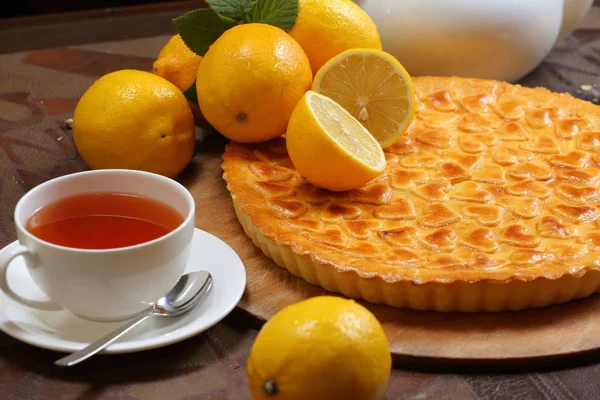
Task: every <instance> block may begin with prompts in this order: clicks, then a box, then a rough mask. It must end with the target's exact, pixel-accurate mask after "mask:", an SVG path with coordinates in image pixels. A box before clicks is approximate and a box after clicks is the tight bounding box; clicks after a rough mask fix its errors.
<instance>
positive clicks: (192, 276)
mask: <svg viewBox="0 0 600 400" xmlns="http://www.w3.org/2000/svg"><path fill="white" fill-rule="evenodd" d="M211 285H212V276H211V275H210V273H208V272H206V271H195V272H190V273H189V274H185V275H183V276H182V277H181V278H179V281H177V283H176V284H175V286H173V289H171V290H170V291H169V293H167V294H166V295H165V296H164V297H161V298H160V299H158V300H157V301H156V302H155V303H154V304H153V305H152V306H151V307H150V308H149V309H148V310H146V311H143V312H142V313H141V314H140V315H138V316H137V317H135V318H134V319H132V320H131V321H129V322H128V323H127V324H126V325H125V326H122V327H120V328H118V329H116V330H114V331H113V332H111V333H109V334H107V335H105V336H103V337H101V338H100V339H98V340H96V341H95V342H93V343H90V344H89V345H88V346H86V347H84V348H83V349H81V350H78V351H76V352H75V353H72V354H70V355H68V356H66V357H63V358H61V359H60V360H56V361H55V362H54V364H56V365H58V366H60V367H70V366H72V365H75V364H79V363H80V362H82V361H83V360H86V359H88V358H90V357H91V356H93V355H94V354H96V353H98V352H99V351H101V350H102V349H104V348H105V347H106V346H108V345H109V344H111V343H113V342H114V341H116V340H117V339H119V338H120V337H121V336H123V335H124V334H126V333H127V332H129V331H130V330H132V329H133V328H135V327H136V326H138V325H139V324H141V323H142V322H143V321H145V320H146V319H148V318H150V317H153V316H155V315H158V316H160V317H174V316H176V315H181V314H183V313H185V312H186V311H189V310H191V309H192V307H194V306H195V305H196V304H197V303H198V301H199V300H200V299H201V298H202V297H203V295H204V294H205V293H206V292H208V290H209V289H210V287H211Z"/></svg>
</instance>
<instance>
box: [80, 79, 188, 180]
mask: <svg viewBox="0 0 600 400" xmlns="http://www.w3.org/2000/svg"><path fill="white" fill-rule="evenodd" d="M73 140H74V142H75V147H76V148H77V150H78V151H79V154H80V155H81V157H82V158H83V160H84V161H85V163H86V164H87V165H88V167H90V168H92V169H105V168H123V169H137V170H143V171H149V172H154V173H157V174H161V175H165V176H168V177H175V176H176V175H178V174H179V173H180V172H181V171H182V170H183V169H184V168H185V167H186V165H187V164H188V163H189V161H190V159H191V158H192V155H193V152H194V144H195V128H194V117H193V116H192V112H191V111H190V108H189V106H188V102H187V100H186V98H185V96H184V95H183V93H182V92H181V90H179V89H178V88H177V87H176V86H175V85H173V84H172V83H171V82H169V81H167V80H166V79H164V78H161V77H160V76H158V75H155V74H152V73H150V72H144V71H136V70H121V71H115V72H111V73H109V74H107V75H104V76H103V77H101V78H100V79H98V80H97V81H96V82H94V83H93V84H92V86H90V87H89V88H88V90H87V91H86V92H85V93H84V94H83V96H82V97H81V99H80V100H79V103H78V104H77V107H76V108H75V113H74V115H73Z"/></svg>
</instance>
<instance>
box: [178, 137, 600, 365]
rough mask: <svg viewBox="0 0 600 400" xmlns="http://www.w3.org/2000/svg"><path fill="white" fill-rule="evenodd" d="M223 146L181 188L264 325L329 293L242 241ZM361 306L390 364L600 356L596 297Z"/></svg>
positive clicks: (200, 161) (210, 150)
mask: <svg viewBox="0 0 600 400" xmlns="http://www.w3.org/2000/svg"><path fill="white" fill-rule="evenodd" d="M224 144H225V140H224V139H222V138H221V137H220V136H218V135H215V134H213V135H211V136H209V137H208V139H207V140H205V141H203V142H200V143H199V144H198V149H197V154H196V156H195V157H194V159H193V161H192V164H191V165H190V166H189V167H188V169H187V170H186V171H185V172H184V173H183V174H182V176H181V178H180V181H181V183H183V184H184V185H185V186H186V187H187V188H188V189H189V190H190V192H191V193H192V195H193V197H194V199H195V200H196V205H197V208H196V226H197V227H198V228H200V229H203V230H205V231H207V232H210V233H211V234H213V235H215V236H217V237H219V238H221V239H222V240H224V241H225V242H226V243H228V244H229V245H230V246H231V247H232V248H233V249H234V250H235V251H236V252H237V253H238V255H239V256H240V258H241V259H242V260H243V262H244V265H245V267H246V272H247V276H248V281H247V285H246V292H245V294H244V296H243V298H242V300H241V302H240V303H239V307H240V308H242V309H244V310H246V311H247V312H248V313H250V314H251V315H253V316H255V317H256V318H258V319H260V320H267V319H269V318H271V317H272V316H273V315H274V314H275V313H276V312H277V311H279V310H281V309H282V308H283V307H285V306H287V305H289V304H292V303H296V302H298V301H301V300H304V299H307V298H309V297H312V296H317V295H322V294H327V293H329V292H327V291H325V290H324V289H322V288H320V287H317V286H313V285H311V284H309V283H307V282H306V281H304V280H303V279H300V278H297V277H295V276H293V275H291V274H290V273H289V272H287V270H284V269H283V268H280V267H279V266H277V265H276V264H275V263H274V262H273V261H271V260H270V259H269V258H267V257H266V256H264V255H263V254H262V252H261V251H260V250H259V249H257V248H256V247H255V246H254V245H253V244H252V241H251V240H250V239H249V238H248V237H247V236H246V235H245V234H244V231H243V230H242V228H241V226H240V224H239V223H238V220H237V218H236V216H235V213H234V210H233V205H232V202H231V198H230V197H229V192H228V191H227V189H226V187H225V182H224V181H223V178H222V170H221V162H222V159H221V154H222V152H223V146H224ZM362 304H364V305H365V306H366V307H367V308H368V309H369V310H371V311H372V312H373V313H374V314H375V316H376V317H377V318H378V319H379V321H380V322H381V324H382V325H383V328H384V329H385V331H386V333H387V335H388V338H389V341H390V347H391V352H392V354H393V355H394V357H395V360H396V361H407V360H408V361H410V362H412V363H415V362H416V363H418V362H425V363H431V362H437V363H445V362H452V361H461V362H465V361H467V362H475V361H479V362H490V363H498V362H502V361H505V362H514V361H516V360H521V361H532V360H533V361H536V360H537V361H539V362H542V361H543V360H545V359H547V358H548V357H550V356H573V355H579V354H580V353H583V352H588V351H591V350H595V349H600V295H596V296H592V297H589V298H587V299H584V300H579V301H574V302H571V303H568V304H565V305H558V306H552V307H548V308H544V309H539V310H528V311H520V312H503V313H478V314H459V313H437V312H423V311H413V310H406V309H397V308H393V307H388V306H381V305H374V304H370V303H366V302H362Z"/></svg>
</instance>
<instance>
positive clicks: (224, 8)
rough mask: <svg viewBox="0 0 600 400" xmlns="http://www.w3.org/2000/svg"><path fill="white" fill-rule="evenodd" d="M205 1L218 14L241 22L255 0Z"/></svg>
mask: <svg viewBox="0 0 600 400" xmlns="http://www.w3.org/2000/svg"><path fill="white" fill-rule="evenodd" d="M206 3H207V4H208V5H209V6H210V8H212V9H213V10H215V11H216V12H217V13H218V14H220V15H222V16H224V17H228V18H231V19H233V20H235V21H238V22H241V21H244V19H245V18H246V14H248V11H250V9H251V8H252V6H253V5H254V3H256V0H206Z"/></svg>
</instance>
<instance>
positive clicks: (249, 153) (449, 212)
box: [223, 77, 600, 311]
mask: <svg viewBox="0 0 600 400" xmlns="http://www.w3.org/2000/svg"><path fill="white" fill-rule="evenodd" d="M414 84H415V88H416V93H417V99H418V101H417V104H418V108H417V109H418V111H417V117H416V118H415V121H414V122H413V124H412V126H411V128H410V130H409V131H408V132H407V134H406V135H405V136H404V137H402V138H401V139H400V140H399V141H398V142H396V143H395V144H394V145H392V146H391V147H388V148H387V149H385V155H386V158H387V163H388V166H387V168H386V170H385V172H384V174H383V175H381V176H380V177H379V178H377V179H375V180H374V181H372V182H370V183H369V184H368V185H366V186H364V187H361V188H358V189H355V190H352V191H348V192H329V191H326V190H323V189H319V188H317V187H314V186H312V185H310V184H308V183H307V182H306V181H305V180H304V179H303V178H302V177H301V176H300V175H299V173H298V172H297V171H296V170H295V169H294V168H293V165H292V163H291V161H290V159H289V157H288V156H287V152H286V148H285V140H284V139H283V138H280V139H276V140H273V141H270V142H265V143H258V144H252V145H249V144H248V145H246V144H245V145H242V144H237V143H230V144H228V145H227V147H226V151H225V154H224V155H223V158H224V163H223V169H224V178H225V181H226V182H227V187H228V189H229V191H230V193H231V196H232V198H233V201H234V206H235V208H236V212H237V214H238V217H239V219H240V222H241V223H242V225H243V226H244V229H245V230H246V233H247V234H248V235H249V236H250V237H251V238H252V239H253V240H254V242H255V244H256V245H257V246H259V247H260V248H261V249H262V250H263V251H264V252H265V254H267V255H268V256H270V257H271V258H274V259H275V261H277V263H278V264H280V265H282V266H284V267H286V268H288V269H289V270H290V271H291V272H292V273H294V274H295V275H300V276H302V277H304V278H305V279H306V280H308V281H309V282H311V283H314V284H319V285H321V286H323V287H325V288H327V289H329V290H335V291H338V292H341V293H344V294H346V295H349V296H352V297H361V298H364V299H366V300H369V301H374V302H380V303H386V304H391V305H395V306H407V307H413V308H419V309H433V310H443V311H452V310H459V311H479V310H501V309H521V308H527V307H539V306H544V305H547V304H552V303H557V302H564V301H568V300H571V299H573V298H577V297H582V296H586V295H589V294H591V293H593V292H594V291H596V290H598V285H600V281H599V280H598V279H597V278H598V277H597V275H598V274H597V272H596V270H600V261H599V260H598V258H599V257H598V256H599V255H600V209H599V208H598V206H599V205H600V108H599V107H597V106H594V105H592V104H591V103H588V102H585V101H582V100H578V99H575V98H573V97H571V96H570V95H567V94H558V93H552V92H550V91H548V90H545V89H540V88H536V89H531V88H524V87H520V86H517V85H511V84H508V83H501V82H496V81H486V80H477V79H466V78H435V77H422V78H414ZM300 264H302V265H304V268H297V267H298V265H300ZM294 265H295V266H294ZM309 270H310V271H309ZM527 283H529V285H527ZM559 283H560V284H559ZM407 285H411V287H412V288H411V289H410V291H411V293H412V292H415V294H412V295H411V296H413V297H414V298H413V299H412V300H411V299H405V297H406V291H407V290H408V289H407ZM490 285H492V286H493V287H498V288H499V289H498V290H499V292H498V293H500V295H495V296H496V297H498V298H497V300H494V301H493V302H492V303H491V304H489V301H488V302H485V301H483V300H481V298H482V297H485V293H483V292H482V290H483V289H484V288H487V289H485V290H488V291H490V292H489V293H490V295H491V293H492V292H494V290H496V289H489V287H490ZM494 285H495V286H494ZM511 285H512V286H511ZM419 287H420V288H421V289H422V290H421V291H419V290H418V289H419ZM452 288H455V289H452ZM534 289H535V290H534ZM485 290H484V291H485ZM395 291H398V293H395ZM401 291H404V293H400V292H401ZM425 292H427V293H425ZM480 292H481V294H478V293H480ZM533 292H536V293H537V294H536V293H533ZM494 293H495V292H494ZM502 293H506V296H502ZM419 296H425V297H419ZM440 296H442V297H440ZM477 296H480V297H477ZM515 296H517V297H519V296H520V299H521V300H518V299H517V300H515ZM401 298H402V299H404V300H400V299H401ZM428 299H429V300H428ZM478 299H479V300H478ZM478 302H479V303H478Z"/></svg>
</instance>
